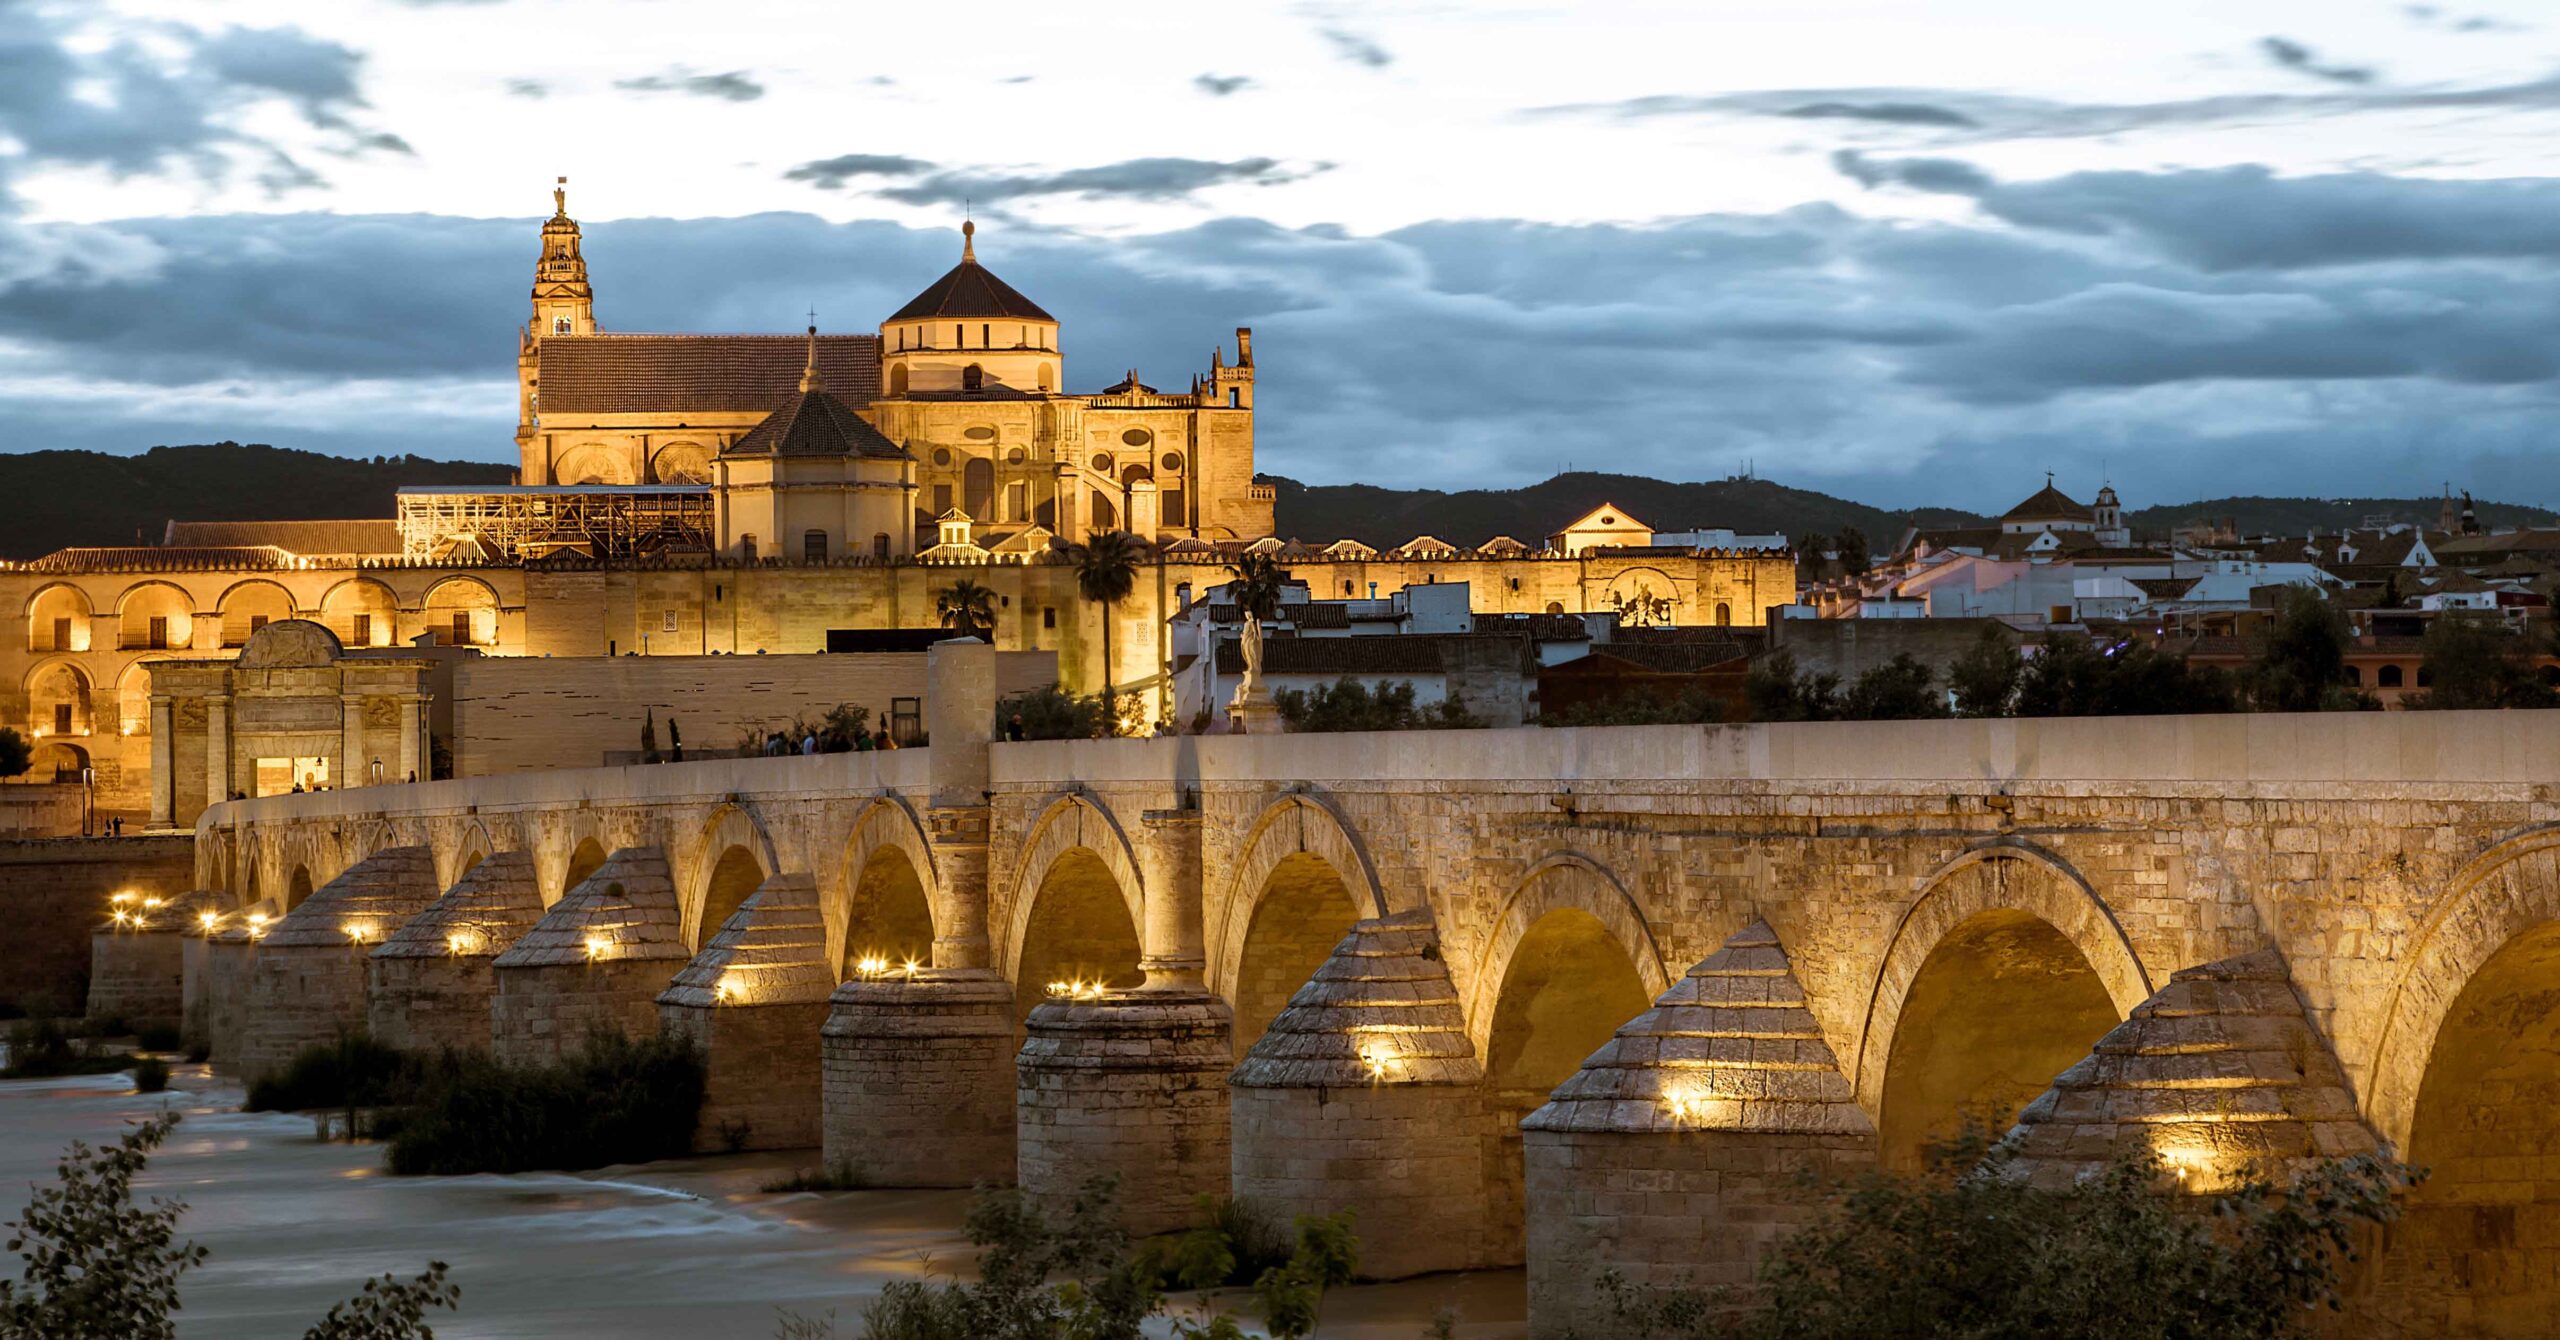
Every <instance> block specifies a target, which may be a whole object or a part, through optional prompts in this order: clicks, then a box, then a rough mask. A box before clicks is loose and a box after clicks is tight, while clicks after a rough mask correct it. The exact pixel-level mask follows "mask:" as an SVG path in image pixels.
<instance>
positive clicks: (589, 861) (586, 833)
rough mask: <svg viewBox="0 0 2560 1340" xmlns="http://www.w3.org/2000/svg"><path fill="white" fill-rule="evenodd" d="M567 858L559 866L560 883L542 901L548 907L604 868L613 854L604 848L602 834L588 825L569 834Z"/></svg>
mask: <svg viewBox="0 0 2560 1340" xmlns="http://www.w3.org/2000/svg"><path fill="white" fill-rule="evenodd" d="M569 837H570V841H569V845H568V856H567V857H566V858H565V859H564V860H563V861H562V862H561V865H560V882H559V884H558V886H557V887H554V888H552V889H550V890H549V892H548V896H547V897H546V899H545V901H544V904H543V905H544V906H546V907H548V906H550V905H551V904H552V903H556V902H558V901H560V900H561V899H562V898H565V897H567V896H568V895H569V890H571V889H574V888H576V887H578V886H579V885H581V884H584V883H586V882H587V876H589V875H592V874H594V873H595V872H597V871H598V870H602V869H603V868H604V863H605V860H606V858H608V857H610V856H612V855H613V852H612V851H611V850H610V849H609V848H608V847H607V846H606V844H605V840H604V836H603V834H602V833H600V832H597V831H593V826H592V825H588V826H584V827H582V828H581V829H580V830H576V831H573V832H571V833H570V835H569Z"/></svg>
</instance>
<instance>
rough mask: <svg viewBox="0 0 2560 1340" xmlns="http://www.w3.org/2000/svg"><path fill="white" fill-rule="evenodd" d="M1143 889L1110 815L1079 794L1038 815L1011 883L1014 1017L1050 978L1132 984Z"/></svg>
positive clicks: (1008, 961) (1008, 972)
mask: <svg viewBox="0 0 2560 1340" xmlns="http://www.w3.org/2000/svg"><path fill="white" fill-rule="evenodd" d="M1144 924H1146V885H1145V883H1144V881H1142V880H1141V879H1140V878H1139V875H1138V862H1137V854H1136V852H1135V850H1134V849H1133V848H1131V846H1130V845H1129V838H1128V834H1127V833H1125V832H1124V831H1122V829H1121V827H1120V824H1119V821H1118V820H1116V819H1114V818H1112V816H1111V813H1110V811H1108V810H1106V809H1104V808H1103V807H1102V806H1101V805H1099V804H1096V803H1095V802H1094V801H1092V800H1091V799H1089V798H1087V797H1085V796H1082V795H1070V796H1062V797H1060V798H1059V799H1058V800H1057V801H1056V802H1054V803H1052V804H1051V805H1050V806H1049V808H1048V809H1047V810H1045V811H1043V812H1042V813H1041V816H1040V819H1039V821H1038V822H1037V823H1036V824H1034V825H1033V827H1032V830H1031V837H1030V840H1029V841H1028V842H1027V843H1025V844H1024V849H1023V859H1022V861H1021V862H1020V864H1019V865H1018V866H1017V867H1016V870H1015V874H1014V880H1013V895H1012V906H1011V908H1010V926H1009V929H1008V932H1007V935H1006V942H1005V976H1006V977H1007V978H1008V979H1009V980H1010V981H1012V983H1013V995H1014V1009H1015V1014H1016V1017H1017V1018H1019V1017H1021V1016H1024V1015H1028V1014H1029V1013H1030V1012H1031V1007H1032V1006H1034V1005H1036V1004H1038V1003H1039V1001H1040V997H1041V993H1042V992H1043V991H1044V990H1045V989H1046V988H1047V986H1048V984H1049V983H1050V982H1052V981H1062V980H1082V981H1092V982H1099V983H1100V984H1102V985H1105V986H1135V985H1137V984H1138V982H1139V981H1140V980H1142V977H1141V975H1140V974H1139V972H1138V955H1139V944H1140V941H1139V938H1138V927H1140V926H1142V925H1144Z"/></svg>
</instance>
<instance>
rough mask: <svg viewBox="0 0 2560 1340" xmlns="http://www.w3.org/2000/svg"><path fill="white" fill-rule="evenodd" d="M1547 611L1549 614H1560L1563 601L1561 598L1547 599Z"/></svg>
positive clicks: (1562, 609)
mask: <svg viewBox="0 0 2560 1340" xmlns="http://www.w3.org/2000/svg"><path fill="white" fill-rule="evenodd" d="M1547 613H1549V614H1562V613H1564V602H1563V601H1561V600H1550V601H1548V602H1547Z"/></svg>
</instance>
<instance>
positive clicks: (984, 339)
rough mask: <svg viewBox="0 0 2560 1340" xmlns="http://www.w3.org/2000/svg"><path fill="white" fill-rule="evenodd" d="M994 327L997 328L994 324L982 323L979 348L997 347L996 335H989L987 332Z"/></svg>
mask: <svg viewBox="0 0 2560 1340" xmlns="http://www.w3.org/2000/svg"><path fill="white" fill-rule="evenodd" d="M993 329H995V327H994V326H992V325H987V324H981V325H980V326H979V327H978V347H979V348H981V349H993V348H995V347H996V341H995V337H994V336H992V335H989V334H988V333H987V332H988V331H990V330H993Z"/></svg>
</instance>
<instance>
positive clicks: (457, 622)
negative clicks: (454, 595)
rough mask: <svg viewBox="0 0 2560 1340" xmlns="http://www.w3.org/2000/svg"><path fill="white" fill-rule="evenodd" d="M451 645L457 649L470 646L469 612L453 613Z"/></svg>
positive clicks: (458, 611)
mask: <svg viewBox="0 0 2560 1340" xmlns="http://www.w3.org/2000/svg"><path fill="white" fill-rule="evenodd" d="M453 645H455V646H457V647H467V646H470V645H471V611H469V610H456V611H454V615H453Z"/></svg>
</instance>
